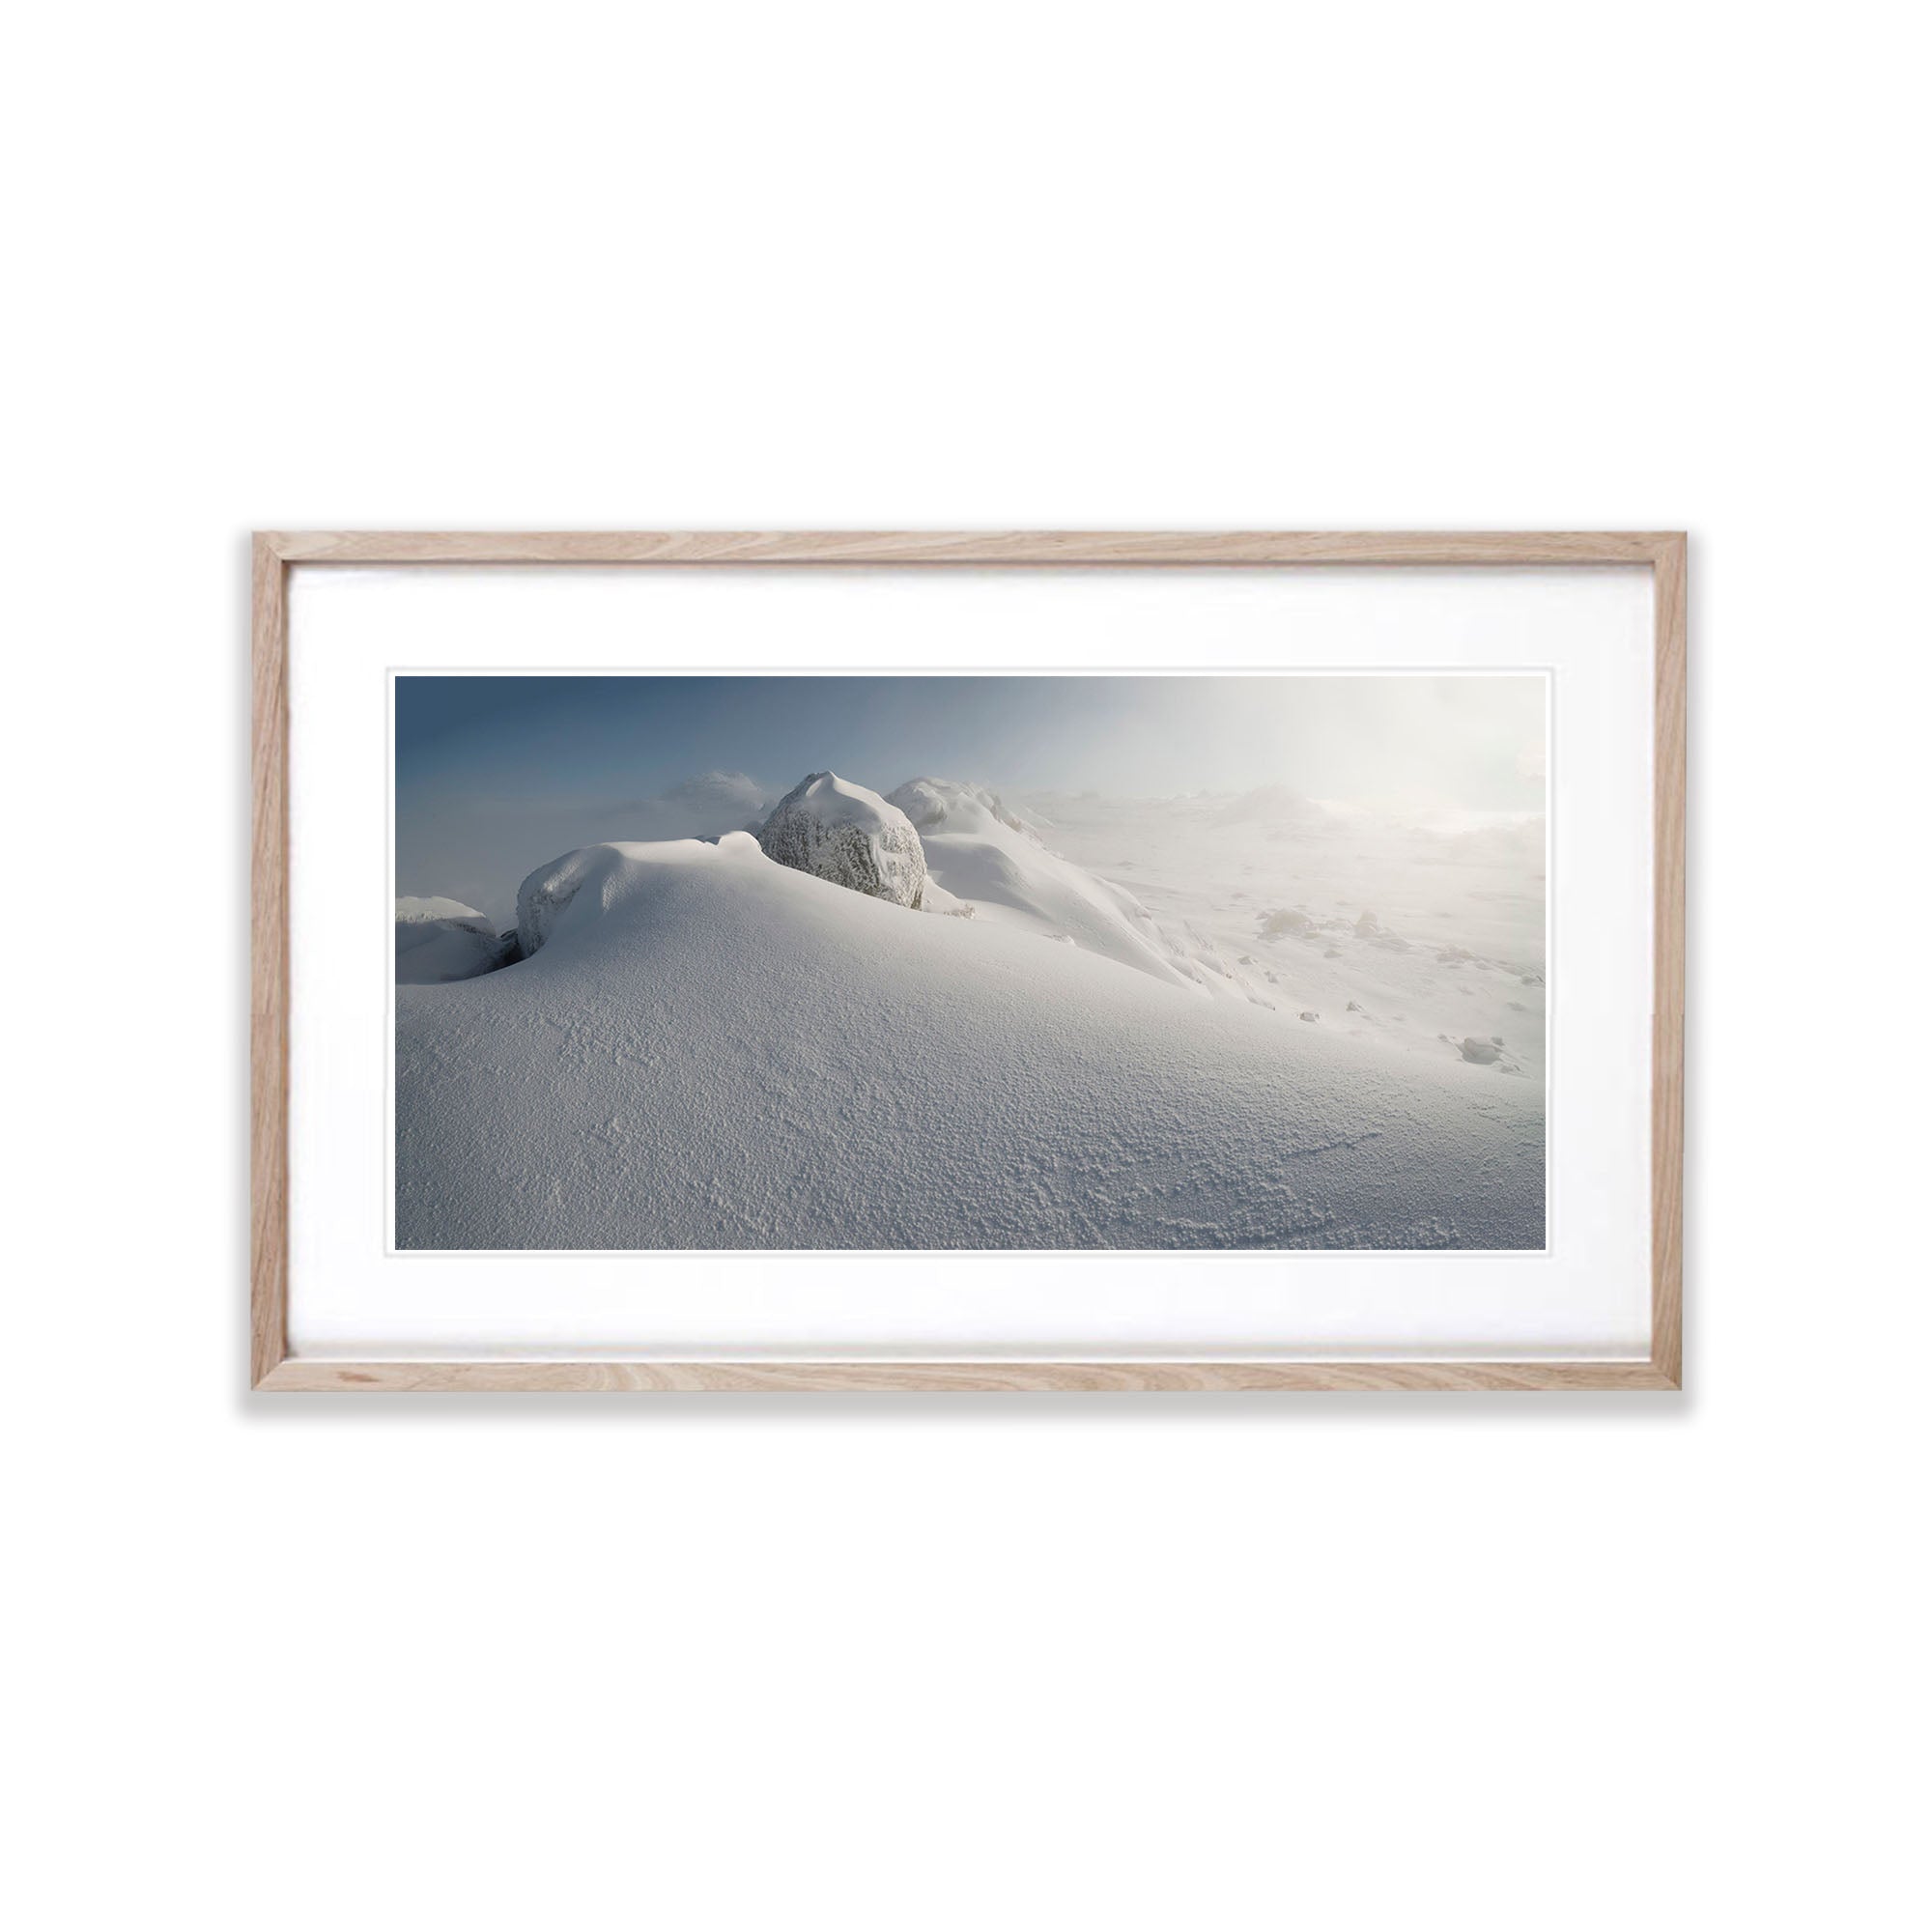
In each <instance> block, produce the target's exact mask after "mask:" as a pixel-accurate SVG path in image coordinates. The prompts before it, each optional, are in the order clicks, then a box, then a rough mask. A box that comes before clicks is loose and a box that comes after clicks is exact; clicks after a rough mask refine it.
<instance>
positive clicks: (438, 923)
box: [396, 898, 509, 985]
mask: <svg viewBox="0 0 1932 1932" xmlns="http://www.w3.org/2000/svg"><path fill="white" fill-rule="evenodd" d="M508 952H509V949H508V948H507V947H506V946H505V945H504V943H503V941H502V939H501V938H500V936H499V935H498V934H497V930H496V928H495V927H494V926H493V925H492V924H491V923H490V922H489V921H488V920H487V919H485V918H484V917H483V915H482V914H481V913H479V912H478V911H477V910H476V908H475V907H474V906H468V905H465V904H464V903H463V902H462V901H461V900H460V899H445V898H399V899H398V900H397V901H396V982H397V984H398V985H442V984H446V983H448V982H449V981H450V980H469V979H473V978H474V977H475V976H476V975H477V974H479V973H494V972H495V971H496V970H497V967H499V966H500V965H502V964H503V962H504V960H505V959H506V958H507V956H508Z"/></svg>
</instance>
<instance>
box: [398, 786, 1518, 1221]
mask: <svg viewBox="0 0 1932 1932" xmlns="http://www.w3.org/2000/svg"><path fill="white" fill-rule="evenodd" d="M827 778H828V780H829V775H827ZM815 782H819V781H816V780H815V781H808V785H807V786H806V787H801V790H809V789H810V785H811V784H812V783H815ZM830 782H832V783H837V782H838V781H830ZM845 789H847V790H849V791H850V792H853V793H860V795H861V797H862V798H863V799H867V800H870V801H871V803H872V805H873V806H874V807H884V806H885V802H884V801H882V800H879V799H878V798H877V796H876V794H871V793H861V790H860V788H859V787H856V786H855V787H849V788H845ZM794 796H795V797H796V794H794ZM781 810H782V808H781ZM885 810H890V811H892V813H893V815H894V817H895V818H897V819H898V820H899V822H900V823H904V817H903V814H902V813H900V812H899V811H898V810H897V808H895V807H885ZM801 816H803V814H801ZM810 822H812V823H821V822H822V821H820V820H818V819H817V817H816V814H815V812H814V813H813V814H812V815H811V817H810ZM835 822H837V821H835ZM847 822H857V821H847ZM949 822H952V823H953V824H955V825H956V824H957V820H956V819H954V818H952V808H951V807H950V806H949ZM888 823H890V821H888ZM989 823H991V824H993V825H997V826H999V827H1000V829H1001V831H1003V832H1005V833H1007V834H1009V835H1011V836H1014V837H1017V838H1022V839H1025V838H1026V834H1025V833H1024V832H1015V831H1014V828H1013V827H1011V826H1009V825H1006V824H1004V823H1003V821H1001V820H1000V819H998V818H997V817H994V818H991V819H990V820H989ZM769 830H770V828H769V827H768V828H767V832H768V835H769ZM910 830H911V828H910V826H907V831H908V832H910ZM972 832H973V837H974V838H977V839H979V840H980V842H981V843H982V844H987V845H991V844H993V842H994V841H993V839H992V835H991V834H990V833H988V832H986V831H985V829H984V828H983V827H975V828H973V829H972ZM787 836H788V837H789V836H790V835H787ZM932 836H933V838H934V840H935V843H936V842H937V840H938V839H939V838H944V837H946V836H948V835H947V834H946V833H944V832H943V831H939V832H935V834H933V835H932ZM960 836H962V837H963V836H965V835H964V833H961V834H960ZM915 838H916V835H915ZM807 842H808V841H807V840H806V838H805V837H804V835H802V834H801V835H800V845H801V846H802V845H804V844H805V843H807ZM824 842H828V841H822V840H821V841H820V843H821V844H823V843H824ZM794 849H796V848H794ZM814 849H816V848H814ZM882 849H883V850H884V851H885V852H886V853H887V854H888V856H889V858H890V859H891V861H892V865H893V867H897V879H898V881H899V884H900V890H908V888H907V887H906V886H905V883H904V882H905V879H906V875H907V872H908V871H909V870H910V868H909V867H904V866H901V865H899V861H900V859H901V858H902V857H903V856H904V855H903V854H902V853H900V852H898V851H896V850H895V849H894V848H891V847H886V848H882ZM1030 849H1031V850H1035V851H1039V850H1040V848H1037V847H1030ZM970 856H971V855H967V854H965V853H963V852H962V854H961V857H962V859H964V858H967V857H970ZM1007 856H1008V857H1009V859H1012V858H1013V856H1014V855H1013V854H1012V853H1011V852H1010V851H1009V852H1008V854H1007ZM1040 856H1041V857H1050V856H1051V855H1048V854H1045V853H1044V852H1043V851H1041V853H1040ZM974 863H983V864H985V865H987V866H989V867H990V864H991V862H990V860H989V859H988V860H983V861H981V860H975V861H974ZM1015 864H1016V865H1017V860H1015ZM935 869H937V867H935ZM881 876H882V882H883V879H884V873H883V872H882V875H881ZM1063 883H1064V881H1063ZM909 890H910V891H911V892H913V893H914V894H916V893H917V887H916V886H914V887H911V888H910V889H909ZM954 890H957V888H954ZM969 896H977V895H969ZM909 902H910V901H909V900H907V901H902V902H901V903H889V902H885V901H883V900H881V899H879V898H876V897H873V896H870V895H867V893H866V892H864V891H846V890H841V889H840V888H839V887H838V885H835V884H833V883H832V882H831V881H829V880H828V879H825V878H823V877H818V876H814V875H813V874H812V873H811V872H810V871H807V870H801V869H798V868H797V867H794V866H789V865H780V864H774V863H772V861H771V860H770V859H769V858H767V857H766V855H765V853H764V852H762V851H761V850H760V848H759V843H758V841H757V840H755V839H753V838H751V837H749V836H748V835H746V834H742V833H734V834H729V835H727V836H725V838H722V839H721V840H720V841H719V842H718V843H717V844H715V845H712V844H703V843H699V842H697V841H696V840H679V841H675V842H670V843H660V844H613V845H599V846H593V847H590V848H587V849H585V850H582V851H579V852H574V853H571V854H569V855H568V856H567V857H566V858H564V859H562V860H560V861H558V862H557V863H556V864H555V865H554V866H552V867H545V868H540V870H539V872H538V873H535V874H532V876H531V879H530V880H526V883H525V889H524V893H523V894H522V895H520V897H519V932H520V934H522V935H524V943H525V950H526V952H529V953H530V954H531V956H529V957H526V958H525V959H523V960H522V961H521V962H520V963H518V964H516V965H514V966H512V967H510V968H508V969H507V970H505V971H502V972H497V973H490V974H487V975H485V976H483V977H481V978H477V979H472V980H463V981H461V982H458V983H452V984H443V985H418V984H404V985H401V986H399V988H398V991H397V1041H396V1126H397V1176H398V1179H397V1201H396V1229H397V1240H398V1244H399V1245H400V1246H402V1247H405V1248H492V1247H505V1248H526V1247H535V1248H753V1247H757V1248H763V1247H769V1248H792V1247H796V1248H848V1247H856V1248H899V1247H941V1248H1027V1247H1041V1248H1054V1247H1136V1248H1168V1247H1176V1248H1179V1247H1228V1248H1240V1247H1282V1248H1312V1247H1321V1248H1334V1247H1398V1248H1414V1247H1483V1248H1489V1247H1497V1248H1513V1247H1539V1246H1541V1245H1542V1241H1543V1157H1542V1148H1543V1104H1542V1095H1541V1091H1540V1085H1539V1084H1538V1083H1534V1082H1531V1081H1528V1080H1512V1079H1507V1078H1502V1077H1499V1076H1498V1075H1497V1073H1496V1072H1495V1070H1494V1069H1493V1068H1484V1067H1476V1066H1472V1065H1467V1064H1465V1063H1464V1062H1463V1061H1462V1060H1461V1059H1460V1057H1459V1056H1458V1055H1456V1054H1455V1053H1454V1052H1452V1051H1449V1050H1447V1049H1443V1048H1439V1047H1438V1048H1437V1049H1436V1051H1437V1052H1439V1053H1440V1054H1441V1059H1440V1061H1439V1062H1438V1061H1435V1060H1429V1059H1425V1058H1423V1057H1421V1056H1420V1055H1418V1054H1391V1053H1389V1052H1387V1051H1386V1050H1384V1048H1382V1047H1381V1046H1380V1045H1378V1043H1377V1042H1376V1041H1374V1040H1372V1039H1369V1038H1362V1039H1355V1038H1351V1037H1347V1036H1346V1035H1344V1034H1342V1033H1340V1032H1338V1031H1336V1030H1333V1029H1330V1028H1328V1027H1326V1026H1296V1025H1294V1024H1293V1019H1292V1014H1282V1013H1271V1012H1267V1011H1264V1010H1261V1009H1258V1008H1257V1007H1255V1006H1253V1005H1251V1004H1249V1002H1248V1001H1247V1000H1246V999H1243V998H1238V997H1237V998H1232V999H1231V998H1219V997H1217V998H1203V997H1200V993H1199V990H1198V989H1195V988H1189V987H1180V986H1177V985H1175V984H1173V983H1163V976H1162V975H1160V974H1158V973H1154V972H1151V971H1149V970H1147V969H1146V968H1145V967H1144V966H1142V965H1141V964H1140V962H1139V961H1138V960H1136V961H1133V962H1131V969H1130V966H1129V964H1127V963H1123V962H1122V959H1120V958H1119V957H1115V956H1102V955H1101V954H1100V953H1099V952H1095V951H1091V950H1088V949H1087V948H1086V947H1085V946H1083V945H1059V946H1056V945H1043V944H1041V934H1040V931H1039V930H1038V929H1037V922H1036V920H1035V918H1034V916H1033V915H1032V914H1030V913H1029V914H1022V915H1020V916H1019V917H1017V918H1016V919H1015V920H1014V921H1013V923H1000V922H999V921H998V920H996V919H994V918H993V917H991V914H992V913H993V911H994V910H995V909H996V908H997V905H998V901H996V900H995V901H982V902H981V910H982V916H981V917H980V918H976V919H973V920H964V919H932V918H914V917H909V916H908V914H907V912H906V910H905V909H904V906H905V903H909ZM1067 909H1068V910H1071V909H1072V908H1071V907H1070V906H1069V907H1068V908H1067ZM1009 910H1010V908H1009ZM1100 910H1104V908H1100ZM1128 918H1129V921H1131V915H1128ZM1095 929H1096V930H1097V929H1099V928H1095ZM1128 929H1129V930H1130V929H1131V924H1130V926H1129V928H1128ZM531 938H534V939H535V940H536V942H537V943H536V945H535V946H534V947H531V946H530V945H529V943H528V942H529V940H530V939H531ZM1315 956H1316V957H1317V958H1318V960H1319V956H1320V955H1319V954H1316V955H1315ZM1215 990H1216V991H1217V992H1218V991H1219V990H1220V988H1219V987H1218V985H1217V987H1216V989H1215ZM1285 1019H1286V1020H1287V1021H1288V1022H1289V1023H1288V1024H1284V1020H1285Z"/></svg>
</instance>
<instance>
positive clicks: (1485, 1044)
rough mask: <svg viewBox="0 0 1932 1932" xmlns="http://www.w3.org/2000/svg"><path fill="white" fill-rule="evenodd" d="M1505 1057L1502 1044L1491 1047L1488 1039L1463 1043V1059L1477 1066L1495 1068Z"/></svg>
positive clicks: (1466, 1040)
mask: <svg viewBox="0 0 1932 1932" xmlns="http://www.w3.org/2000/svg"><path fill="white" fill-rule="evenodd" d="M1502 1057H1503V1051H1502V1047H1501V1045H1500V1044H1497V1045H1494V1046H1492V1045H1491V1043H1490V1042H1489V1041H1488V1040H1486V1039H1465V1040H1464V1041H1463V1059H1464V1060H1466V1061H1469V1062H1471V1063H1472V1064H1473V1065H1477V1066H1493V1065H1495V1064H1496V1062H1497V1061H1499V1060H1500V1059H1501V1058H1502Z"/></svg>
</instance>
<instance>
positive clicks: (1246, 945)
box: [928, 787, 1546, 1089]
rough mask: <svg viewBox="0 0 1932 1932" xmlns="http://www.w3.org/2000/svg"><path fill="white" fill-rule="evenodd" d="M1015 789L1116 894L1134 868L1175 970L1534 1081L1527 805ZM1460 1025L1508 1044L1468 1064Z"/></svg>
mask: <svg viewBox="0 0 1932 1932" xmlns="http://www.w3.org/2000/svg"><path fill="white" fill-rule="evenodd" d="M1015 804H1016V806H1017V809H1018V810H1019V811H1020V812H1021V813H1022V814H1023V815H1024V816H1025V817H1027V818H1028V819H1029V820H1030V821H1032V822H1033V823H1034V824H1036V825H1037V826H1039V827H1040V828H1041V834H1042V836H1043V837H1044V838H1048V839H1049V840H1050V841H1051V842H1052V844H1053V846H1054V848H1055V850H1056V852H1058V853H1059V854H1061V855H1062V858H1063V863H1065V864H1066V865H1069V866H1072V867H1078V868H1080V869H1082V870H1084V871H1086V872H1088V873H1090V874H1092V875H1094V877H1095V878H1096V879H1098V880H1099V881H1102V882H1111V883H1113V884H1114V885H1116V886H1117V888H1118V889H1119V890H1121V891H1125V890H1126V889H1127V888H1126V882H1127V881H1131V885H1132V892H1133V895H1134V896H1135V898H1136V900H1137V901H1138V902H1139V903H1140V904H1141V906H1142V907H1143V909H1144V912H1145V914H1146V915H1147V917H1148V918H1149V919H1150V920H1151V922H1152V923H1153V925H1154V926H1155V927H1156V928H1157V929H1158V930H1159V931H1160V932H1161V933H1162V934H1163V935H1164V937H1165V939H1166V941H1167V943H1168V944H1170V945H1171V946H1174V947H1177V948H1178V949H1179V955H1178V956H1177V955H1170V956H1172V957H1174V963H1175V964H1176V966H1177V967H1178V969H1179V971H1181V972H1182V973H1184V974H1190V975H1192V976H1193V978H1194V980H1195V982H1196V983H1197V984H1199V985H1201V986H1204V987H1206V989H1207V990H1208V992H1210V993H1212V994H1214V995H1215V996H1217V997H1220V998H1234V999H1239V1000H1245V1001H1253V1002H1257V1003H1260V1004H1263V1005H1268V1006H1273V1007H1275V1008H1277V1009H1279V1011H1280V1014H1281V1016H1282V1017H1283V1018H1284V1019H1287V1020H1289V1021H1291V1022H1292V1021H1293V1018H1294V1017H1295V1015H1297V1014H1298V1013H1301V1012H1304V1011H1315V1012H1321V1013H1326V1014H1328V1015H1329V1016H1330V1017H1329V1019H1328V1020H1325V1021H1323V1022H1322V1023H1321V1027H1322V1030H1323V1031H1328V1030H1330V1029H1331V1028H1334V1027H1345V1028H1346V1029H1347V1030H1348V1032H1349V1034H1350V1037H1354V1038H1357V1039H1360V1040H1363V1041H1365V1042H1369V1043H1372V1044H1375V1045H1378V1046H1379V1047H1381V1048H1382V1049H1384V1050H1385V1051H1386V1052H1389V1053H1391V1054H1398V1055H1402V1056H1404V1057H1406V1058H1412V1059H1420V1060H1428V1061H1435V1062H1442V1061H1446V1062H1448V1063H1450V1064H1451V1065H1455V1066H1456V1067H1458V1068H1460V1070H1461V1073H1462V1075H1463V1077H1464V1078H1466V1079H1469V1080H1474V1081H1486V1082H1489V1083H1491V1084H1492V1085H1502V1084H1516V1083H1517V1082H1519V1081H1522V1082H1527V1083H1529V1084H1531V1085H1534V1086H1535V1087H1537V1088H1539V1089H1540V1088H1541V1087H1542V1085H1543V1078H1544V1067H1545V1019H1546V1014H1545V997H1546V995H1545V984H1544V981H1545V965H1546V959H1545V914H1546V890H1545V887H1546V881H1545V871H1544V866H1545V860H1544V821H1543V819H1542V817H1541V816H1540V815H1538V814H1532V813H1512V812H1492V813H1488V814H1484V813H1478V812H1471V811H1462V812H1455V813H1446V812H1440V811H1411V810H1404V809H1403V808H1402V807H1401V806H1400V805H1396V804H1389V805H1384V806H1381V807H1377V808H1368V807H1360V806H1347V807H1345V806H1342V805H1338V804H1336V803H1335V802H1333V801H1321V802H1316V804H1315V809H1314V810H1313V812H1312V814H1311V812H1309V811H1307V810H1303V809H1302V808H1303V807H1304V806H1306V805H1307V804H1309V801H1305V800H1299V796H1298V794H1296V793H1293V792H1292V791H1286V790H1283V789H1281V788H1278V787H1270V788H1268V789H1267V790H1264V791H1263V792H1259V793H1257V792H1250V793H1246V794H1244V795H1242V796H1240V797H1236V798H1232V799H1231V798H1228V797H1213V796H1203V797H1193V798H1167V799H1103V798H1096V797H1094V796H1092V795H1083V796H1080V797H1073V796H1068V795H1066V794H1045V793H1041V794H1031V795H1028V796H1026V797H1024V798H1022V799H1020V800H1018V801H1015ZM930 850H931V843H930V840H928V852H930ZM934 869H935V872H936V873H937V874H938V875H939V876H941V877H944V876H945V875H944V873H943V872H942V871H940V869H939V867H937V866H935V868H934ZM1143 929H1144V928H1143ZM1351 1003H1352V1004H1351ZM1337 1015H1342V1016H1344V1017H1342V1018H1340V1019H1337V1018H1336V1016H1337ZM1310 1030H1311V1031H1312V1030H1313V1029H1312V1028H1311V1029H1310ZM1465 1037H1473V1038H1475V1039H1477V1040H1487V1041H1490V1042H1491V1043H1492V1044H1494V1043H1495V1041H1496V1040H1497V1039H1498V1038H1500V1039H1501V1040H1502V1041H1503V1042H1505V1044H1504V1045H1503V1046H1502V1048H1501V1050H1500V1051H1499V1052H1498V1053H1497V1054H1496V1056H1495V1058H1494V1059H1493V1060H1492V1061H1489V1062H1483V1061H1480V1060H1478V1061H1470V1060H1465V1058H1464V1057H1463V1052H1462V1048H1461V1042H1462V1040H1463V1039H1464V1038H1465Z"/></svg>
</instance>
